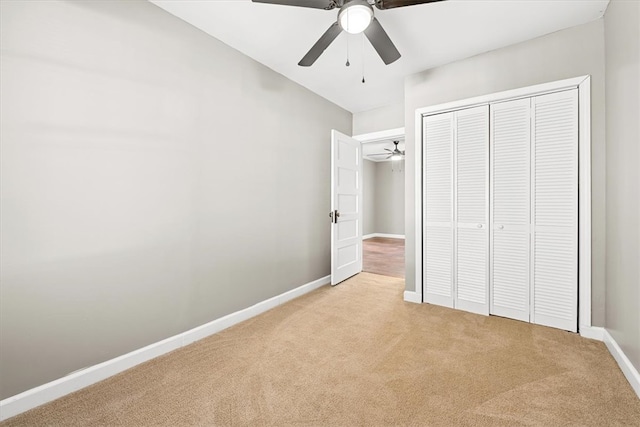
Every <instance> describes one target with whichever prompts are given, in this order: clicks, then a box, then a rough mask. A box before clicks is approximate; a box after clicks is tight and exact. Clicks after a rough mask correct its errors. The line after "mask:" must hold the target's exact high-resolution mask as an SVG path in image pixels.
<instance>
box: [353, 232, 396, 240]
mask: <svg viewBox="0 0 640 427" xmlns="http://www.w3.org/2000/svg"><path fill="white" fill-rule="evenodd" d="M374 237H386V238H388V239H404V234H386V233H372V234H365V235H364V236H362V240H367V239H372V238H374Z"/></svg>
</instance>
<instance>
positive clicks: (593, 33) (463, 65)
mask: <svg viewBox="0 0 640 427" xmlns="http://www.w3.org/2000/svg"><path fill="white" fill-rule="evenodd" d="M586 74H590V75H591V97H592V98H591V99H592V107H591V108H592V110H591V131H592V133H591V138H592V145H591V155H592V164H591V167H592V222H593V223H592V250H593V252H592V281H593V282H592V306H593V311H592V322H593V324H594V325H595V326H603V325H604V294H605V266H604V255H605V144H604V138H605V117H604V116H605V108H604V101H605V91H604V23H603V20H602V19H600V20H597V21H594V22H591V23H588V24H585V25H581V26H578V27H573V28H569V29H566V30H563V31H558V32H556V33H553V34H550V35H547V36H544V37H540V38H537V39H534V40H529V41H526V42H523V43H519V44H516V45H513V46H509V47H506V48H502V49H498V50H495V51H491V52H488V53H484V54H481V55H478V56H475V57H472V58H469V59H465V60H462V61H458V62H454V63H451V64H447V65H444V66H441V67H437V68H434V69H430V70H427V71H424V72H421V73H418V74H414V75H411V76H409V77H407V78H406V79H405V128H406V129H407V130H408V132H407V133H406V140H405V142H406V152H407V155H406V181H405V182H406V194H407V195H413V194H415V186H414V179H415V178H414V177H415V166H414V161H415V155H414V153H415V134H414V132H413V131H411V130H412V129H415V116H414V115H415V110H416V109H417V108H420V107H426V106H430V105H437V104H441V103H444V102H449V101H455V100H460V99H465V98H470V97H473V96H479V95H484V94H490V93H494V92H500V91H504V90H509V89H515V88H519V87H524V86H531V85H535V84H539V83H546V82H551V81H555V80H561V79H566V78H571V77H578V76H581V75H586ZM414 212H415V197H412V196H410V197H407V198H406V202H405V217H406V226H405V230H406V239H407V240H406V260H407V270H406V288H407V290H414V289H415V271H414V269H415V262H414V259H415V214H414Z"/></svg>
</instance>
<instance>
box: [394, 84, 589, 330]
mask: <svg viewBox="0 0 640 427" xmlns="http://www.w3.org/2000/svg"><path fill="white" fill-rule="evenodd" d="M574 88H578V111H579V113H578V152H579V154H578V156H579V157H578V164H579V166H578V218H579V223H578V331H580V332H581V333H582V332H585V333H588V331H589V329H590V328H591V326H592V324H591V76H588V75H587V76H580V77H575V78H571V79H566V80H559V81H555V82H550V83H543V84H539V85H535V86H528V87H523V88H519V89H514V90H508V91H504V92H496V93H492V94H489V95H483V96H478V97H474V98H468V99H463V100H459V101H453V102H448V103H445V104H439V105H433V106H430V107H424V108H418V109H416V113H415V120H416V123H415V159H414V160H415V177H414V179H415V200H416V207H415V209H416V210H415V226H416V227H415V230H416V236H415V237H416V250H415V266H416V270H415V278H416V279H415V283H416V289H415V292H408V293H410V294H413V295H410V298H407V297H406V295H407V293H405V300H407V301H411V302H422V301H423V294H422V204H423V200H422V118H423V117H424V116H428V115H431V114H436V113H444V112H447V111H453V110H458V109H461V108H469V107H475V106H479V105H486V104H490V103H495V102H499V101H507V100H513V99H519V98H526V97H531V96H536V95H543V94H546V93H552V92H558V91H562V90H567V89H574Z"/></svg>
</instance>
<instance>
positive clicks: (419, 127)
mask: <svg viewBox="0 0 640 427" xmlns="http://www.w3.org/2000/svg"><path fill="white" fill-rule="evenodd" d="M422 117H423V115H422V113H420V112H419V110H416V122H415V123H414V125H415V132H416V134H415V135H416V136H415V140H414V144H413V152H414V156H415V158H414V159H413V161H414V184H413V186H414V192H415V194H414V197H415V198H414V199H413V200H414V224H415V230H414V231H413V232H414V234H415V242H414V246H415V253H414V257H415V259H414V261H413V262H414V264H415V275H414V279H413V281H414V283H415V289H414V291H415V293H416V294H418V295H419V296H420V301H424V300H425V299H426V298H424V290H423V286H422V258H423V253H422V239H423V234H422V232H423V230H422V206H423V204H424V201H423V200H422V185H423V184H422V182H423V178H424V174H423V173H422V136H423V132H424V129H423V124H424V123H423V121H422ZM406 149H407V147H406V146H405V153H406ZM406 181H407V179H406V177H405V182H406ZM405 227H406V224H405ZM406 250H407V249H406V248H405V253H406Z"/></svg>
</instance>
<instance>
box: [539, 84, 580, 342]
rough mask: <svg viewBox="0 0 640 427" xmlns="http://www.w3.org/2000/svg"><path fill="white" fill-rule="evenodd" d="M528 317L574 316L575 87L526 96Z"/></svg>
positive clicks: (567, 322)
mask: <svg viewBox="0 0 640 427" xmlns="http://www.w3.org/2000/svg"><path fill="white" fill-rule="evenodd" d="M532 115H533V120H532V122H533V126H532V146H533V147H532V152H533V156H532V157H533V159H532V168H533V174H532V176H533V189H532V191H533V197H532V204H533V208H532V214H533V218H532V221H533V244H532V251H533V269H532V272H531V273H532V283H533V286H532V298H533V304H532V313H531V314H532V316H531V321H532V322H533V323H537V324H540V325H546V326H552V327H555V328H560V329H565V330H569V331H573V332H576V331H577V322H578V91H577V89H573V90H569V91H565V92H558V93H554V94H549V95H541V96H537V97H534V98H532Z"/></svg>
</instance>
